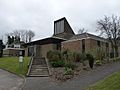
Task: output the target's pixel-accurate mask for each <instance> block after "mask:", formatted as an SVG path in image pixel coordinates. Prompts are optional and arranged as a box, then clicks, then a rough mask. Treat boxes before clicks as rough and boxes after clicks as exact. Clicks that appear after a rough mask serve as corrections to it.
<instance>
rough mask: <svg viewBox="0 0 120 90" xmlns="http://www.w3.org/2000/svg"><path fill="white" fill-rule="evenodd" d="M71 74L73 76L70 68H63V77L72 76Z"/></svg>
mask: <svg viewBox="0 0 120 90" xmlns="http://www.w3.org/2000/svg"><path fill="white" fill-rule="evenodd" d="M72 74H73V70H72V69H71V68H68V67H65V73H64V75H72Z"/></svg>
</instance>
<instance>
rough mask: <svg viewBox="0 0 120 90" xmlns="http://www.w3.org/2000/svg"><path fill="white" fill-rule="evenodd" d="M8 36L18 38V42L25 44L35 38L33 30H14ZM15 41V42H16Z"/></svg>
mask: <svg viewBox="0 0 120 90" xmlns="http://www.w3.org/2000/svg"><path fill="white" fill-rule="evenodd" d="M6 36H7V37H8V36H10V37H14V38H18V39H16V40H20V41H24V42H25V43H28V42H31V39H32V38H33V37H34V36H35V33H34V32H33V31H32V30H24V29H22V30H14V31H13V32H12V33H7V34H6ZM16 40H15V42H16Z"/></svg>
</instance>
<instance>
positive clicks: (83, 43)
mask: <svg viewBox="0 0 120 90" xmlns="http://www.w3.org/2000/svg"><path fill="white" fill-rule="evenodd" d="M82 53H85V39H83V40H82Z"/></svg>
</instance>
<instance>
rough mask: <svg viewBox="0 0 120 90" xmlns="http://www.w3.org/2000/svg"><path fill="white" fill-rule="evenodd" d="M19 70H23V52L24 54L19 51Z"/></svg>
mask: <svg viewBox="0 0 120 90" xmlns="http://www.w3.org/2000/svg"><path fill="white" fill-rule="evenodd" d="M19 68H20V70H22V69H23V52H22V50H20V51H19Z"/></svg>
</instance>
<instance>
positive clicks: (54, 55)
mask: <svg viewBox="0 0 120 90" xmlns="http://www.w3.org/2000/svg"><path fill="white" fill-rule="evenodd" d="M47 58H48V59H49V61H54V60H59V59H61V53H60V51H48V52H47Z"/></svg>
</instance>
